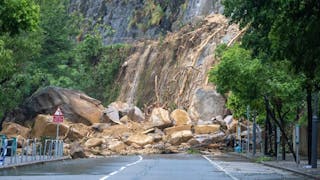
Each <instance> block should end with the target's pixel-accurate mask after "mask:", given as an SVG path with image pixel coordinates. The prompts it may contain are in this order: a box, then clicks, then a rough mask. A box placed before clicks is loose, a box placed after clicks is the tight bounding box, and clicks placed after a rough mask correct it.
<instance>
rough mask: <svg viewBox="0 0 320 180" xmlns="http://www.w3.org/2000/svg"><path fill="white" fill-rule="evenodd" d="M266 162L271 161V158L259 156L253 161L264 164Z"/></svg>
mask: <svg viewBox="0 0 320 180" xmlns="http://www.w3.org/2000/svg"><path fill="white" fill-rule="evenodd" d="M266 161H272V157H269V156H261V157H258V158H256V159H255V162H259V163H261V162H266Z"/></svg>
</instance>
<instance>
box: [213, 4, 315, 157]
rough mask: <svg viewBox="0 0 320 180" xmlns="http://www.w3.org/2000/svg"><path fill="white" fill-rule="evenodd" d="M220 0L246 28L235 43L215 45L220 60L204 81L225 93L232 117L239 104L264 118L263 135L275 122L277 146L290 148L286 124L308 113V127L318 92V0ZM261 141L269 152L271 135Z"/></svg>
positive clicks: (289, 126) (239, 113)
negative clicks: (213, 84) (239, 40)
mask: <svg viewBox="0 0 320 180" xmlns="http://www.w3.org/2000/svg"><path fill="white" fill-rule="evenodd" d="M223 3H224V6H225V12H224V13H225V15H226V16H228V17H230V18H231V22H234V23H239V24H240V27H241V28H244V27H245V28H247V30H246V31H245V34H244V36H243V37H242V41H241V44H238V45H235V46H233V47H226V46H225V45H224V46H221V47H220V48H218V49H217V56H218V57H220V59H221V63H220V64H219V65H218V67H216V68H214V69H213V70H212V71H211V72H210V80H211V81H212V82H215V83H216V84H217V86H218V87H217V90H218V91H219V92H221V93H229V92H231V94H230V98H229V99H228V103H227V105H228V107H229V108H230V109H232V110H233V111H234V112H235V115H236V116H239V117H245V109H246V108H245V107H246V106H247V105H250V107H251V108H252V109H254V111H253V112H255V113H254V114H253V115H254V116H256V115H258V117H260V118H261V119H263V120H264V126H265V131H266V132H268V133H269V134H268V135H267V137H269V136H271V134H270V133H271V132H272V131H271V130H274V128H273V127H274V126H278V127H280V130H281V133H282V140H281V141H282V148H283V149H285V147H286V143H287V146H288V147H289V150H290V151H291V152H292V153H293V148H292V142H291V140H290V139H291V138H290V136H291V133H290V132H291V129H292V127H293V125H294V124H295V123H297V122H299V121H303V119H302V118H303V117H304V112H308V121H309V122H308V124H309V128H310V124H311V123H310V122H311V121H310V119H311V117H312V116H311V115H312V114H311V112H312V111H311V93H312V92H318V91H319V86H318V84H319V78H317V77H319V75H320V69H319V63H320V60H319V57H320V56H319V54H320V49H319V47H320V40H319V36H318V35H317V32H318V29H319V27H320V16H319V12H320V3H319V2H317V1H307V0H302V1H295V0H288V1H276V0H274V1H247V0H225V1H224V2H223ZM306 95H307V96H306ZM306 97H307V98H306ZM305 99H307V102H306V101H305ZM306 106H307V108H306ZM263 116H265V117H263ZM309 132H311V130H309ZM308 137H309V139H310V135H309V136H308ZM265 143H266V149H265V151H266V152H267V153H272V152H274V150H273V149H272V144H271V143H272V140H271V139H268V138H265ZM283 152H285V150H284V151H283ZM293 156H295V154H294V153H293ZM283 158H285V153H283Z"/></svg>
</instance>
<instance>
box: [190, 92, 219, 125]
mask: <svg viewBox="0 0 320 180" xmlns="http://www.w3.org/2000/svg"><path fill="white" fill-rule="evenodd" d="M188 112H189V114H190V117H191V118H192V119H193V120H199V119H201V120H204V121H209V120H210V119H211V118H213V117H215V116H218V115H224V113H225V99H224V98H223V97H222V96H221V95H220V94H219V93H217V92H216V91H215V90H214V89H211V88H199V89H197V90H196V91H195V93H194V96H193V98H192V101H191V105H190V107H189V109H188Z"/></svg>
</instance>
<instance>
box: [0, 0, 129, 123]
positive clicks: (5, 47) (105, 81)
mask: <svg viewBox="0 0 320 180" xmlns="http://www.w3.org/2000/svg"><path fill="white" fill-rule="evenodd" d="M68 5H69V1H67V0H50V1H45V0H37V1H26V0H15V1H13V0H5V1H1V3H0V7H1V8H0V14H1V16H0V89H1V93H0V118H2V117H3V116H4V114H5V113H8V112H9V111H10V110H12V109H13V108H15V107H17V106H18V105H19V104H21V103H22V102H23V101H24V100H25V99H26V98H27V97H29V96H30V95H31V94H32V93H33V92H35V91H36V90H37V89H39V88H41V87H44V86H49V85H53V86H60V87H66V88H72V89H77V90H82V91H84V92H85V93H87V94H89V95H90V96H92V97H95V98H97V99H99V100H101V101H102V102H103V103H104V104H108V103H109V102H111V101H113V100H115V98H116V97H117V95H118V90H119V86H118V85H117V84H116V83H115V81H116V78H117V73H118V70H119V68H120V66H121V64H122V63H123V61H124V59H125V58H126V57H127V54H128V53H129V50H130V47H128V46H127V45H125V44H115V45H112V46H104V45H103V43H102V37H101V36H100V33H99V31H98V30H101V29H105V31H108V32H110V34H112V33H113V31H112V30H111V29H110V27H107V26H102V25H100V24H95V25H93V24H92V23H91V21H90V20H89V19H84V18H83V17H82V16H81V15H80V14H70V13H68ZM13 9H16V10H14V11H11V10H13ZM9 10H10V13H11V14H10V13H9ZM20 11H21V13H20ZM18 14H19V15H18ZM3 15H5V16H3ZM13 18H17V20H14V19H13ZM8 24H10V25H11V26H7V25H8Z"/></svg>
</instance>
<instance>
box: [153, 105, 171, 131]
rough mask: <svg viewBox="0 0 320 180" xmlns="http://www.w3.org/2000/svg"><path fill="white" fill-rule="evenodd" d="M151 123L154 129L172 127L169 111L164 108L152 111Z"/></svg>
mask: <svg viewBox="0 0 320 180" xmlns="http://www.w3.org/2000/svg"><path fill="white" fill-rule="evenodd" d="M150 121H151V124H152V127H158V128H165V127H169V126H171V125H172V121H171V120H170V117H169V111H167V110H165V109H162V108H154V109H153V110H152V113H151V116H150Z"/></svg>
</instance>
